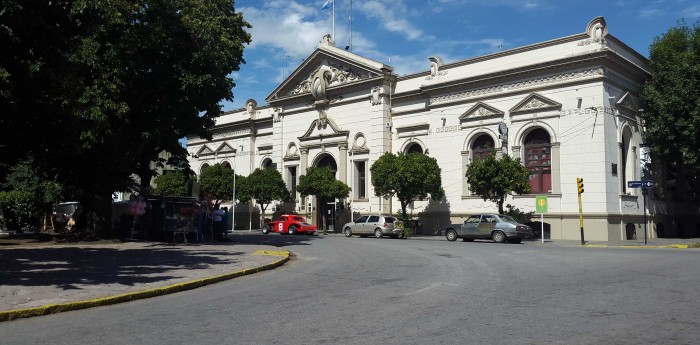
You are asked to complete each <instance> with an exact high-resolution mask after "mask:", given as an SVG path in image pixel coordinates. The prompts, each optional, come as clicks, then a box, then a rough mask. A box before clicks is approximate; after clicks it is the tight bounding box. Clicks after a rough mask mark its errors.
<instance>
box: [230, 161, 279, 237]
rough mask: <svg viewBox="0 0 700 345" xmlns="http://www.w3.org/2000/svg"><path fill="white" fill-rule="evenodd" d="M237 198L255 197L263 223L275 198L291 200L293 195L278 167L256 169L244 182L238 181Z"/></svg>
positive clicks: (248, 198)
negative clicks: (267, 210) (266, 212)
mask: <svg viewBox="0 0 700 345" xmlns="http://www.w3.org/2000/svg"><path fill="white" fill-rule="evenodd" d="M236 198H237V199H239V200H250V199H255V202H256V203H257V204H258V205H260V209H261V210H262V212H260V217H261V223H260V224H264V221H263V219H262V218H263V217H264V215H265V210H266V209H267V207H268V206H269V205H270V203H272V202H273V201H275V200H280V201H289V200H291V198H292V196H291V194H290V193H289V190H287V185H286V184H285V183H284V180H283V179H282V174H280V172H279V171H277V169H272V168H267V169H255V171H253V173H252V174H250V175H248V176H246V177H245V178H244V179H243V181H242V182H240V183H239V182H236Z"/></svg>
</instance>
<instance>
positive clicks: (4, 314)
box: [0, 250, 289, 322]
mask: <svg viewBox="0 0 700 345" xmlns="http://www.w3.org/2000/svg"><path fill="white" fill-rule="evenodd" d="M258 252H274V253H277V254H264V255H276V256H282V258H280V259H279V260H276V261H274V262H272V263H269V264H267V265H263V266H259V267H254V268H249V269H246V270H242V271H237V272H232V273H224V274H220V275H217V276H213V277H208V278H202V279H197V280H192V281H188V282H184V283H178V284H174V285H170V286H164V287H159V288H153V289H148V290H142V291H136V292H131V293H126V294H121V295H114V296H109V297H103V298H97V299H91V300H84V301H77V302H68V303H62V304H48V305H45V306H41V307H36V308H28V309H17V310H6V311H0V322H3V321H12V320H16V319H20V318H27V317H34V316H41V315H49V314H56V313H61V312H65V311H71V310H79V309H86V308H92V307H99V306H105V305H112V304H117V303H123V302H129V301H135V300H139V299H145V298H150V297H156V296H162V295H167V294H170V293H175V292H179V291H186V290H192V289H196V288H198V287H202V286H205V285H210V284H214V283H218V282H221V281H224V280H229V279H233V278H236V277H242V276H245V275H249V274H253V273H257V272H262V271H266V270H270V269H273V268H277V267H279V266H282V265H283V264H284V263H285V262H287V261H289V251H286V250H285V251H265V250H259V251H256V252H255V253H256V254H258Z"/></svg>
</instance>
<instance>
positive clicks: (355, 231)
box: [343, 215, 403, 238]
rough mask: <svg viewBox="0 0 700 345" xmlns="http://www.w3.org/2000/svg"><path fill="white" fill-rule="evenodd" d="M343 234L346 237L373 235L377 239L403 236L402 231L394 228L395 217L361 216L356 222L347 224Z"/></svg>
mask: <svg viewBox="0 0 700 345" xmlns="http://www.w3.org/2000/svg"><path fill="white" fill-rule="evenodd" d="M343 234H345V237H352V235H358V236H360V237H367V236H369V235H373V236H374V237H376V238H381V237H384V236H391V237H394V238H399V237H402V236H403V232H402V231H401V229H396V228H394V217H390V216H382V215H370V216H361V217H359V218H357V219H355V221H354V222H350V223H346V224H345V225H343Z"/></svg>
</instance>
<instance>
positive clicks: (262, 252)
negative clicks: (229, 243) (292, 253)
mask: <svg viewBox="0 0 700 345" xmlns="http://www.w3.org/2000/svg"><path fill="white" fill-rule="evenodd" d="M255 255H272V256H289V251H288V250H256V251H255Z"/></svg>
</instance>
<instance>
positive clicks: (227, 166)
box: [221, 162, 231, 169]
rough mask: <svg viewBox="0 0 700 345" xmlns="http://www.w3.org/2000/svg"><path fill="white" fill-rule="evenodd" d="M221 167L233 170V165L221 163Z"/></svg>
mask: <svg viewBox="0 0 700 345" xmlns="http://www.w3.org/2000/svg"><path fill="white" fill-rule="evenodd" d="M221 166H222V167H224V168H228V169H231V164H230V163H229V162H223V163H221Z"/></svg>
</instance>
